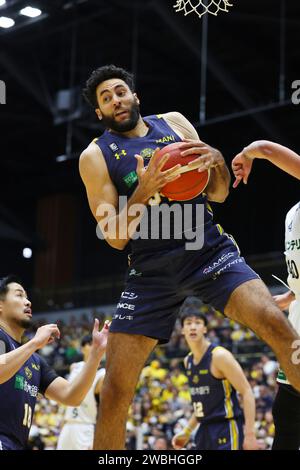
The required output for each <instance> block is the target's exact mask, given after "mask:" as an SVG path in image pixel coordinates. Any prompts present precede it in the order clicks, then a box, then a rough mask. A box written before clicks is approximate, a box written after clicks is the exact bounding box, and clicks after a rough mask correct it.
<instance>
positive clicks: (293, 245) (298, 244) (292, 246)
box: [285, 238, 300, 251]
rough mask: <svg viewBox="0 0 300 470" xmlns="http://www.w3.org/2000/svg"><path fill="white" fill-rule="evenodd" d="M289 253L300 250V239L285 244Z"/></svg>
mask: <svg viewBox="0 0 300 470" xmlns="http://www.w3.org/2000/svg"><path fill="white" fill-rule="evenodd" d="M285 249H286V250H287V251H293V250H300V238H298V240H288V241H287V242H286V244H285Z"/></svg>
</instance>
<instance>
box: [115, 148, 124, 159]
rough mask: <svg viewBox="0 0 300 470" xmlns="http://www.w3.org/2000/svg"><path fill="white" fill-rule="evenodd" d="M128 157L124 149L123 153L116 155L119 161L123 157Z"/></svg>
mask: <svg viewBox="0 0 300 470" xmlns="http://www.w3.org/2000/svg"><path fill="white" fill-rule="evenodd" d="M126 155H127V152H126V150H124V149H122V150H121V152H116V153H114V157H115V158H116V159H117V160H120V158H121V157H126Z"/></svg>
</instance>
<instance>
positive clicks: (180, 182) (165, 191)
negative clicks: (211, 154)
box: [158, 142, 210, 201]
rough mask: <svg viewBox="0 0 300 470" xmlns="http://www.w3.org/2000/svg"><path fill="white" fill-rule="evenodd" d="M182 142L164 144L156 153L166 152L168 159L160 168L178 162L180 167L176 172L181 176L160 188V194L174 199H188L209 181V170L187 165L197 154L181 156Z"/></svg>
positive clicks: (166, 168) (200, 190) (199, 191)
mask: <svg viewBox="0 0 300 470" xmlns="http://www.w3.org/2000/svg"><path fill="white" fill-rule="evenodd" d="M181 146H182V142H175V143H174V144H170V145H166V147H163V148H162V149H161V150H159V152H158V155H159V156H160V157H163V156H164V155H165V154H166V153H168V154H169V155H170V156H169V159H168V160H167V162H166V163H165V165H164V166H163V168H162V171H165V170H169V169H170V168H172V167H173V166H175V165H177V164H178V163H180V165H181V168H180V169H179V170H178V172H179V173H180V174H181V177H180V178H178V179H177V180H175V181H172V182H171V183H167V184H166V185H165V186H164V187H163V188H162V189H161V190H160V192H161V194H162V195H163V196H165V197H167V198H169V199H172V200H175V201H188V200H190V199H193V198H195V197H196V196H198V195H199V194H201V193H202V192H203V191H204V189H205V188H206V186H207V184H208V181H209V174H210V170H209V169H208V170H204V171H201V172H199V171H198V168H196V169H193V168H189V167H188V163H190V162H192V161H193V160H196V159H197V158H198V157H199V155H186V156H182V155H181V152H182V148H181Z"/></svg>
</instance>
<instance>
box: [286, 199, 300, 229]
mask: <svg viewBox="0 0 300 470" xmlns="http://www.w3.org/2000/svg"><path fill="white" fill-rule="evenodd" d="M294 220H295V221H298V222H299V223H300V202H297V204H295V205H294V206H293V207H291V209H290V210H289V211H288V213H287V214H286V218H285V222H286V224H287V225H289V224H290V223H291V222H292V221H294Z"/></svg>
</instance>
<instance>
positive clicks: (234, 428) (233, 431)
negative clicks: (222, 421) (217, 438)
mask: <svg viewBox="0 0 300 470" xmlns="http://www.w3.org/2000/svg"><path fill="white" fill-rule="evenodd" d="M229 426H230V441H231V450H239V428H238V425H237V423H236V421H235V420H234V419H231V420H230V421H229Z"/></svg>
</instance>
